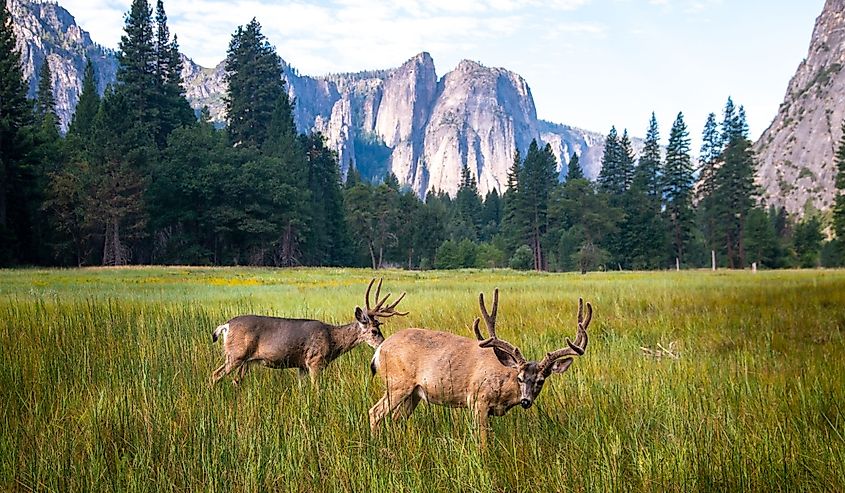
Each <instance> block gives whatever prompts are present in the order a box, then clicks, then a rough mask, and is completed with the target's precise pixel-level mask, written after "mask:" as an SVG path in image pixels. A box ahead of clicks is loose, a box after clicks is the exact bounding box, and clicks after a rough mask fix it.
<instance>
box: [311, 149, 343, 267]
mask: <svg viewBox="0 0 845 493" xmlns="http://www.w3.org/2000/svg"><path fill="white" fill-rule="evenodd" d="M303 146H304V148H305V156H306V162H307V166H308V190H309V191H310V200H311V206H310V208H309V209H310V214H309V231H310V232H311V234H309V243H310V244H309V245H308V247H309V248H308V251H307V252H305V253H306V258H305V261H306V262H307V263H308V264H309V265H335V266H336V265H346V264H348V262H349V261H350V260H351V259H350V255H349V253H350V252H349V251H348V249H347V247H348V245H349V244H350V241H349V235H348V233H347V229H346V221H345V218H344V212H343V194H342V189H341V184H340V167H339V166H338V164H337V155H336V154H335V153H334V152H333V151H332V150H331V149H329V148H328V147H327V146H326V143H325V138H324V137H323V136H322V135H321V134H319V133H314V134H310V135H308V136H304V137H303Z"/></svg>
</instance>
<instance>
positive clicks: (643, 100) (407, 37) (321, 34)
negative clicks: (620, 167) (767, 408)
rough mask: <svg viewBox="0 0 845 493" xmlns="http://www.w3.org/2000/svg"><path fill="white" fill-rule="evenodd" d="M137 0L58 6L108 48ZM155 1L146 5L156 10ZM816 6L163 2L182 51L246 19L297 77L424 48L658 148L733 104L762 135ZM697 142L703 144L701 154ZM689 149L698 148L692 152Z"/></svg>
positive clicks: (737, 1) (199, 55)
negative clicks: (672, 130) (521, 82)
mask: <svg viewBox="0 0 845 493" xmlns="http://www.w3.org/2000/svg"><path fill="white" fill-rule="evenodd" d="M130 1H131V0H59V3H60V4H61V5H62V6H64V7H65V8H67V9H68V10H69V11H70V12H71V13H72V14H73V15H74V16H75V17H76V18H77V21H78V22H79V23H80V25H81V26H82V27H83V28H84V29H86V30H88V31H89V32H91V35H92V37H93V38H94V40H95V41H97V42H99V43H100V44H103V45H105V46H109V47H116V46H117V42H118V40H119V38H120V35H121V33H122V27H123V14H124V13H125V12H126V10H128V7H129V4H130ZM151 3H153V2H152V1H151ZM823 5H824V0H771V1H766V0H395V1H389V0H369V1H366V0H331V1H320V2H301V1H287V0H284V1H276V0H169V1H168V0H165V8H166V10H167V11H168V14H169V16H170V25H171V26H170V27H171V31H172V32H175V33H176V34H178V36H179V41H180V44H181V46H182V51H183V52H184V53H185V54H187V55H188V56H189V57H191V58H193V59H194V60H195V61H197V62H198V63H200V64H201V65H204V66H213V65H215V64H216V63H217V62H219V61H220V60H222V59H223V57H224V56H225V51H226V46H227V44H228V41H229V37H230V35H231V33H232V32H233V31H234V30H235V28H236V27H237V26H238V25H240V24H245V23H246V22H248V21H249V20H250V19H251V18H252V17H253V16H255V17H257V18H258V20H259V21H260V22H261V24H262V25H263V27H264V32H265V34H266V35H267V36H268V38H269V39H270V41H271V42H272V43H273V44H274V45H275V46H276V47H277V50H278V52H279V55H281V57H282V58H284V59H285V60H287V61H288V62H289V63H291V64H292V65H293V66H295V67H297V68H298V69H299V71H300V72H301V73H303V74H309V75H319V74H324V73H328V72H345V71H358V70H364V69H374V68H387V67H393V66H397V65H399V64H401V63H402V62H404V61H405V60H407V59H409V58H411V57H412V56H413V55H415V54H416V53H419V52H420V51H428V52H429V53H431V55H432V57H433V58H434V62H435V65H436V66H437V73H438V76H442V75H443V74H445V73H446V72H448V71H449V70H451V69H452V68H454V67H455V66H456V65H457V64H458V62H459V61H460V60H461V59H464V58H468V59H472V60H477V61H479V62H481V63H483V64H485V65H488V66H501V67H505V68H508V69H510V70H513V71H515V72H517V73H519V74H520V75H522V76H523V77H524V78H525V79H526V80H527V81H528V84H529V86H530V87H531V89H532V92H533V95H534V101H535V103H536V106H537V113H538V116H539V117H540V118H544V119H547V120H551V121H554V122H558V123H567V124H571V125H576V126H580V127H583V128H587V129H590V130H595V131H599V132H602V133H606V132H607V130H608V129H609V128H610V126H611V125H616V126H617V127H618V128H619V129H620V130H621V129H622V128H628V129H629V130H630V132H631V133H632V134H634V135H639V136H641V135H643V134H644V133H645V127H646V124H647V122H648V118H649V115H650V114H651V112H652V111H655V112H656V114H657V118H658V120H659V122H660V125H661V131H662V136H663V137H664V139H665V138H666V136H667V135H668V130H669V127H670V126H671V124H672V121H673V120H674V118H675V115H676V114H677V112H678V111H683V112H684V114H685V115H686V118H687V123H688V125H689V126H690V130H691V133H692V136H693V138H694V140H695V141H696V142H697V141H698V135H699V134H700V132H701V127H702V126H703V124H704V120H705V118H706V116H707V113H709V112H711V111H713V112H717V113H719V112H720V110H721V108H722V106H723V105H724V102H725V100H726V98H727V97H728V95H731V96H733V98H734V100H735V101H736V102H737V103H739V104H744V105H745V107H746V110H747V113H748V117H749V123H750V127H751V133H752V137H754V138H756V137H757V136H759V134H760V133H761V132H762V131H763V130H764V129H765V128H766V127H767V126H768V125H769V123H770V122H771V120H772V118H773V117H774V115H775V113H776V112H777V108H778V105H779V104H780V103H781V101H782V99H783V96H784V92H785V90H786V86H787V83H788V82H789V78H790V77H791V76H792V74H793V73H794V72H795V69H796V67H797V66H798V64H799V63H800V62H801V60H802V59H803V58H804V57H805V56H806V53H807V47H808V44H809V40H810V35H811V33H812V29H813V24H814V21H815V18H816V16H818V14H819V13H820V12H821V9H822V7H823ZM695 145H697V144H695ZM696 150H697V149H696Z"/></svg>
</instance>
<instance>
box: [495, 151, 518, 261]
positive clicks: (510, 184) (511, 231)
mask: <svg viewBox="0 0 845 493" xmlns="http://www.w3.org/2000/svg"><path fill="white" fill-rule="evenodd" d="M521 169H522V156H521V155H520V153H519V149H517V150H516V152H515V153H514V157H513V163H512V164H511V166H510V168H508V175H507V189H506V190H505V193H504V194H502V223H501V224H502V225H501V230H500V231H501V234H502V237H503V238H504V240H505V243H506V245H507V248H508V253H509V254H512V253H513V252H514V251H515V250H516V249H517V248H518V247H519V246H521V245H522V244H523V243H522V242H523V239H522V229H523V228H522V224H521V221H522V217H521V215H520V211H521V209H522V204H521V199H522V195H521V194H520V192H519V175H520V171H521Z"/></svg>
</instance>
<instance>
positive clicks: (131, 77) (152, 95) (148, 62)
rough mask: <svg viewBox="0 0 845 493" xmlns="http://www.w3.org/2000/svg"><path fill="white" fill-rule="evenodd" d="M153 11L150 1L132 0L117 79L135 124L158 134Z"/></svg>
mask: <svg viewBox="0 0 845 493" xmlns="http://www.w3.org/2000/svg"><path fill="white" fill-rule="evenodd" d="M154 43H155V39H154V35H153V22H152V12H151V10H150V6H149V3H148V2H147V0H133V1H132V6H131V7H130V10H129V13H128V14H127V15H126V22H125V25H124V34H123V36H121V38H120V44H119V52H118V54H117V61H118V67H117V81H118V83H119V85H120V90H121V91H122V92H123V93H124V95H125V97H126V100H127V103H128V107H127V110H128V111H129V114H128V115H126V117H127V118H129V120H130V121H132V122H133V125H134V126H137V127H139V128H140V129H142V130H143V131H144V132H145V133H147V134H149V135H151V136H155V135H158V132H159V128H158V127H159V126H158V122H159V113H160V112H159V101H158V95H157V92H158V88H159V83H158V73H157V67H156V51H155V44H154Z"/></svg>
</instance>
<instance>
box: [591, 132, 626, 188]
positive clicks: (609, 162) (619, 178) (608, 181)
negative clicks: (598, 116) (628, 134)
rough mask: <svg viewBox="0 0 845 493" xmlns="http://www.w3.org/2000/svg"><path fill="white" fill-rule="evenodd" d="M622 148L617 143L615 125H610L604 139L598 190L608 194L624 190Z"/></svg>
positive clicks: (617, 136)
mask: <svg viewBox="0 0 845 493" xmlns="http://www.w3.org/2000/svg"><path fill="white" fill-rule="evenodd" d="M621 161H622V149H621V147H620V145H619V134H618V133H617V132H616V127H615V126H614V127H611V129H610V132H609V133H608V134H607V137H606V138H605V141H604V154H602V158H601V171H599V176H598V179H597V180H596V181H597V183H598V188H599V191H602V192H605V193H609V194H621V193H622V192H623V191H624V190H625V186H624V177H623V173H622V172H621V170H620V168H621V166H622V162H621Z"/></svg>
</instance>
